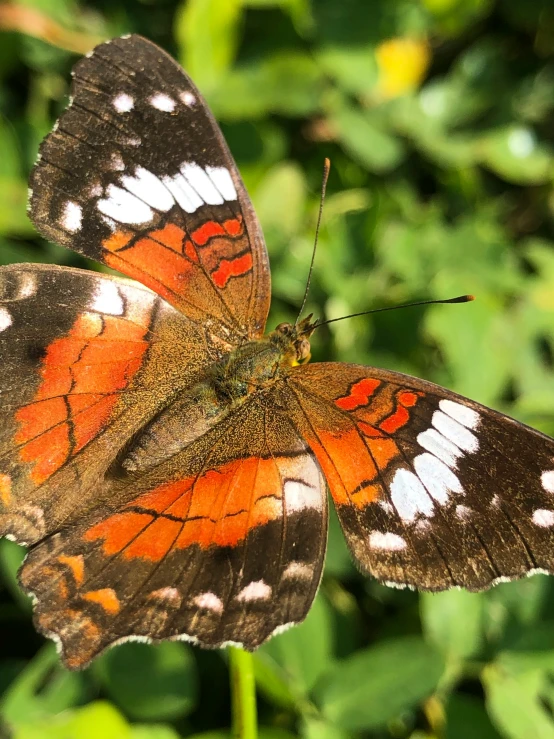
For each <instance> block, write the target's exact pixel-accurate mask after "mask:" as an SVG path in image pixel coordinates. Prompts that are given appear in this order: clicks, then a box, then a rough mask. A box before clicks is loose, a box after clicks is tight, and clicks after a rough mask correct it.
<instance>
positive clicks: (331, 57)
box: [317, 45, 379, 95]
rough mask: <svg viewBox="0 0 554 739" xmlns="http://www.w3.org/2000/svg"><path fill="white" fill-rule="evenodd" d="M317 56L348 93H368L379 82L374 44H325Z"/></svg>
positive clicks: (324, 67)
mask: <svg viewBox="0 0 554 739" xmlns="http://www.w3.org/2000/svg"><path fill="white" fill-rule="evenodd" d="M317 58H318V61H319V63H320V64H321V66H322V67H323V69H325V71H326V72H327V73H328V74H330V75H331V76H332V77H333V78H334V79H335V80H336V82H337V83H338V85H339V86H340V87H341V88H342V90H344V92H346V93H348V94H353V95H368V94H369V93H370V92H372V90H373V88H374V87H375V85H376V84H377V80H378V77H379V69H378V67H377V61H376V59H375V48H374V47H373V46H339V45H329V46H324V47H323V48H322V49H321V50H320V51H319V53H318V56H317Z"/></svg>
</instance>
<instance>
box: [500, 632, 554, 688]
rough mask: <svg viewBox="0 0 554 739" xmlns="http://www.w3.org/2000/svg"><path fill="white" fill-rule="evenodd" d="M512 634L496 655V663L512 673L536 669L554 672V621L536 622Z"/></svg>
mask: <svg viewBox="0 0 554 739" xmlns="http://www.w3.org/2000/svg"><path fill="white" fill-rule="evenodd" d="M510 636H511V637H512V638H511V639H509V638H507V639H505V642H504V643H505V649H504V650H503V651H501V652H500V653H499V654H498V655H497V657H496V664H498V665H499V666H500V667H501V668H502V669H504V670H505V671H506V672H509V673H510V674H512V675H515V674H516V673H519V672H528V671H530V670H535V669H544V670H548V671H549V672H554V622H552V621H544V622H542V623H539V624H534V625H533V628H531V629H521V630H519V631H513V632H512V633H511V634H510Z"/></svg>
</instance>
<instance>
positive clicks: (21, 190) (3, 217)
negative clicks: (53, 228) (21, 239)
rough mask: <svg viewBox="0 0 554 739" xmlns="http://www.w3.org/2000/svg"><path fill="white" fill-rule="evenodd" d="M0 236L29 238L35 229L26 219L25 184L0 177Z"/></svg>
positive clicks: (21, 181)
mask: <svg viewBox="0 0 554 739" xmlns="http://www.w3.org/2000/svg"><path fill="white" fill-rule="evenodd" d="M0 193H2V198H1V199H0V235H3V236H30V235H32V234H34V233H35V229H34V227H33V225H32V223H31V221H30V220H29V218H28V217H27V183H26V182H25V181H24V180H22V179H16V178H13V177H2V176H0Z"/></svg>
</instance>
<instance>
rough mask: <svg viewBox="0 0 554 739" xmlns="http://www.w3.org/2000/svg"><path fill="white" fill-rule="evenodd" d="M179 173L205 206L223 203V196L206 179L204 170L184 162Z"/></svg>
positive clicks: (196, 165)
mask: <svg viewBox="0 0 554 739" xmlns="http://www.w3.org/2000/svg"><path fill="white" fill-rule="evenodd" d="M181 172H182V173H183V174H184V176H185V178H186V179H187V181H188V183H189V185H191V186H192V187H193V188H194V189H195V190H196V192H197V193H198V195H200V197H201V198H202V200H203V202H204V203H206V204H207V205H222V204H223V203H224V202H225V200H224V198H223V195H222V194H221V193H220V192H219V190H218V189H217V187H216V186H215V185H214V183H213V182H212V181H211V179H210V178H209V177H208V175H207V174H206V172H205V170H203V169H202V167H200V166H199V165H198V164H195V163H194V162H185V163H184V164H182V165H181Z"/></svg>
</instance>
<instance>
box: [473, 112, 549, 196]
mask: <svg viewBox="0 0 554 739" xmlns="http://www.w3.org/2000/svg"><path fill="white" fill-rule="evenodd" d="M479 151H480V154H481V160H482V162H483V163H484V164H485V165H486V166H487V167H489V168H490V169H492V170H493V171H494V172H496V173H497V174H498V175H500V177H503V178H504V179H506V180H508V181H509V182H515V183H516V184H532V185H539V184H541V183H544V182H549V181H551V180H552V177H553V175H554V153H553V151H552V150H551V149H549V148H547V147H546V146H545V145H544V144H541V143H540V142H539V141H538V140H537V137H536V135H535V133H534V132H533V131H532V130H531V129H530V128H528V127H525V126H517V125H511V126H506V127H504V128H500V129H497V130H495V131H492V132H491V133H489V134H488V135H487V136H485V137H484V138H483V139H481V142H480V144H479Z"/></svg>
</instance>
